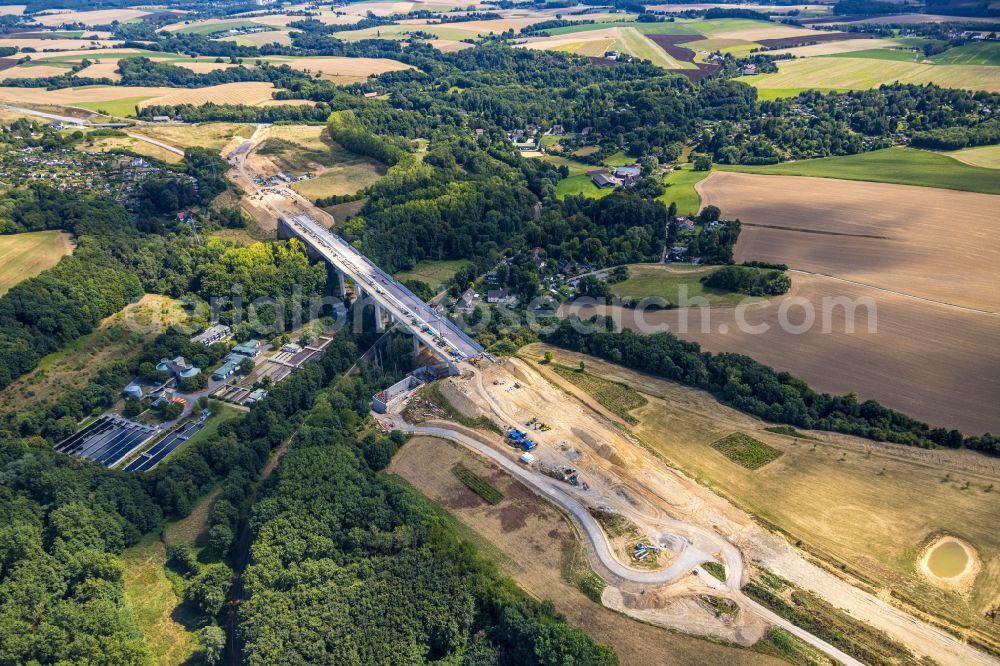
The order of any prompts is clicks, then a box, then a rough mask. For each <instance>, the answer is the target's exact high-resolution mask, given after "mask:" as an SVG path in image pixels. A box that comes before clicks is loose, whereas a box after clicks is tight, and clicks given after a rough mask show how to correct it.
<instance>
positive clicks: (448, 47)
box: [430, 39, 473, 53]
mask: <svg viewBox="0 0 1000 666" xmlns="http://www.w3.org/2000/svg"><path fill="white" fill-rule="evenodd" d="M430 45H431V46H433V47H434V48H436V49H437V50H438V51H440V52H441V53H453V52H455V51H461V50H463V49H471V48H472V46H473V45H472V44H469V43H468V42H456V41H455V40H453V39H432V40H430Z"/></svg>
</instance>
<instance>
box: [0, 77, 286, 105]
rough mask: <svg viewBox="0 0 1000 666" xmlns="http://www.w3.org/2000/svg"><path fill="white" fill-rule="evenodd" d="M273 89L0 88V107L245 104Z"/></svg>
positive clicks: (252, 85)
mask: <svg viewBox="0 0 1000 666" xmlns="http://www.w3.org/2000/svg"><path fill="white" fill-rule="evenodd" d="M272 92H274V86H272V85H271V84H270V83H267V82H251V83H225V84H222V85H218V86H209V87H207V88H166V87H147V86H94V87H92V88H89V87H88V88H64V89H62V90H46V89H44V88H0V103H3V104H32V105H34V104H44V105H49V106H62V107H72V106H76V105H80V104H99V103H101V102H109V103H111V102H115V101H116V100H138V101H136V103H137V104H139V106H140V107H144V106H149V105H151V104H205V103H206V102H215V103H216V104H227V103H228V104H248V105H254V104H259V103H261V102H265V101H268V100H270V99H271V93H272Z"/></svg>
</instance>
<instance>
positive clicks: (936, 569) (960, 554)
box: [927, 540, 969, 578]
mask: <svg viewBox="0 0 1000 666" xmlns="http://www.w3.org/2000/svg"><path fill="white" fill-rule="evenodd" d="M968 562H969V555H968V553H966V552H965V548H963V547H962V544H960V543H958V542H957V541H951V540H947V541H942V542H941V543H939V544H938V545H937V546H934V549H933V550H932V551H931V552H930V554H929V556H928V557H927V568H928V569H930V571H931V573H932V574H934V575H935V576H937V577H938V578H954V577H955V576H957V575H959V574H960V573H962V572H963V571H965V565H966V564H968Z"/></svg>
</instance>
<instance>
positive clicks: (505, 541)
mask: <svg viewBox="0 0 1000 666" xmlns="http://www.w3.org/2000/svg"><path fill="white" fill-rule="evenodd" d="M457 464H461V465H463V466H464V467H466V468H467V469H469V470H471V471H472V472H473V473H474V474H476V475H477V476H479V477H480V478H481V479H484V480H486V481H487V482H488V483H490V484H491V485H492V486H494V487H495V488H496V489H498V490H500V491H501V492H502V493H503V495H504V497H503V499H502V500H501V501H500V502H499V503H498V504H496V505H495V506H491V505H489V504H487V503H486V502H484V501H483V500H481V499H480V498H479V497H478V496H477V495H475V494H474V493H473V492H472V491H471V490H469V489H468V488H466V487H465V486H464V485H462V483H461V482H460V481H459V480H458V479H457V478H456V477H455V475H454V473H453V472H452V471H451V470H452V468H454V466H455V465H457ZM389 472H390V473H391V474H395V475H398V476H400V477H402V478H403V479H405V480H406V481H408V482H409V483H410V484H411V485H412V486H413V487H414V488H416V489H417V490H418V491H420V493H421V494H423V495H425V496H426V497H428V498H429V499H431V500H433V501H434V502H435V503H436V504H437V505H439V506H441V507H442V508H443V509H444V510H445V511H447V512H448V513H449V514H451V515H452V516H454V517H455V518H457V519H458V521H459V522H460V523H462V525H463V526H464V529H465V530H467V532H468V534H467V535H464V536H466V538H468V539H469V540H471V541H472V543H473V544H474V545H475V546H476V547H477V549H478V550H479V551H480V552H481V553H482V554H483V555H485V556H486V557H487V558H490V559H493V560H494V561H496V562H497V563H498V564H499V565H500V567H501V569H503V570H504V572H505V573H507V574H508V575H509V576H511V577H513V578H514V579H515V580H516V581H517V582H518V584H519V585H520V586H521V587H523V588H524V589H525V590H526V591H527V592H528V593H529V594H531V595H533V596H536V597H539V598H542V599H550V600H552V602H553V603H554V604H555V605H556V608H557V609H558V610H559V611H560V612H562V613H564V614H565V615H566V616H567V619H568V620H569V622H570V623H571V624H573V625H574V626H577V627H580V628H581V629H584V630H585V631H586V632H587V633H588V634H590V635H591V636H592V637H593V638H594V639H595V640H597V641H598V642H601V643H606V644H609V645H611V646H612V647H614V649H615V652H616V653H617V654H618V657H619V659H620V660H621V663H622V664H657V663H662V660H663V655H664V654H669V655H670V663H671V664H677V665H684V664H691V665H692V666H693V665H695V664H705V663H713V664H736V663H739V664H747V665H751V664H775V665H777V664H780V663H782V662H779V661H777V660H774V659H771V658H769V657H766V656H764V655H758V654H755V653H753V652H751V651H749V650H741V649H738V648H735V647H729V646H726V645H720V644H716V643H710V642H708V641H703V640H699V639H697V638H694V637H692V636H687V635H685V634H682V633H678V632H671V631H667V630H665V629H661V628H658V627H654V626H652V625H650V624H645V623H642V622H638V621H636V620H632V619H630V618H628V617H626V616H624V615H622V614H619V613H616V612H614V611H612V610H609V609H607V608H604V607H603V606H601V605H599V604H596V603H595V602H593V601H591V600H590V599H588V598H587V597H586V596H585V595H584V594H583V593H582V592H580V590H579V589H577V587H576V586H575V585H574V584H572V583H571V582H568V581H567V578H570V577H571V576H575V577H579V576H582V575H587V574H588V573H590V568H589V565H588V564H587V561H586V557H585V555H584V554H583V551H582V545H581V544H580V541H579V539H578V537H577V535H576V530H575V528H574V527H573V525H572V524H570V523H569V521H567V519H566V518H564V517H563V515H562V514H561V513H560V512H559V511H558V510H557V509H556V508H555V507H554V506H552V505H551V504H549V503H548V502H546V501H544V500H542V499H541V498H539V497H538V496H537V495H535V494H534V493H532V492H531V491H530V490H528V489H527V488H526V487H524V486H523V485H521V484H520V483H518V482H517V481H515V480H514V479H513V478H511V477H510V476H509V475H508V474H507V473H506V472H504V471H503V470H501V469H500V468H499V467H497V466H496V465H494V464H492V463H489V462H487V461H485V460H484V459H482V458H480V457H479V456H476V455H474V454H472V453H470V452H468V451H467V450H466V449H464V448H462V447H460V446H458V445H456V444H453V443H452V442H449V441H446V440H439V439H433V438H429V437H414V438H413V439H411V440H410V441H409V442H407V444H406V446H404V447H403V448H402V449H400V450H399V452H398V453H397V454H396V455H395V456H393V459H392V464H391V465H390V466H389Z"/></svg>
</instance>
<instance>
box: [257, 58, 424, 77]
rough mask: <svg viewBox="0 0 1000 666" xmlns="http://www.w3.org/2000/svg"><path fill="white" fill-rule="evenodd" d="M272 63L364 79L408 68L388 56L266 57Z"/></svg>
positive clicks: (328, 75) (322, 73)
mask: <svg viewBox="0 0 1000 666" xmlns="http://www.w3.org/2000/svg"><path fill="white" fill-rule="evenodd" d="M267 60H268V62H270V63H271V64H272V65H288V66H289V67H293V68H295V69H301V70H302V71H305V72H309V73H310V74H317V73H318V74H320V75H322V76H326V77H346V78H353V79H355V80H364V79H367V78H368V77H369V76H374V75H376V74H385V73H386V72H398V71H400V70H403V69H410V65H404V64H403V63H401V62H399V61H396V60H390V59H389V58H342V57H338V56H331V57H328V58H268V59H267Z"/></svg>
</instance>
